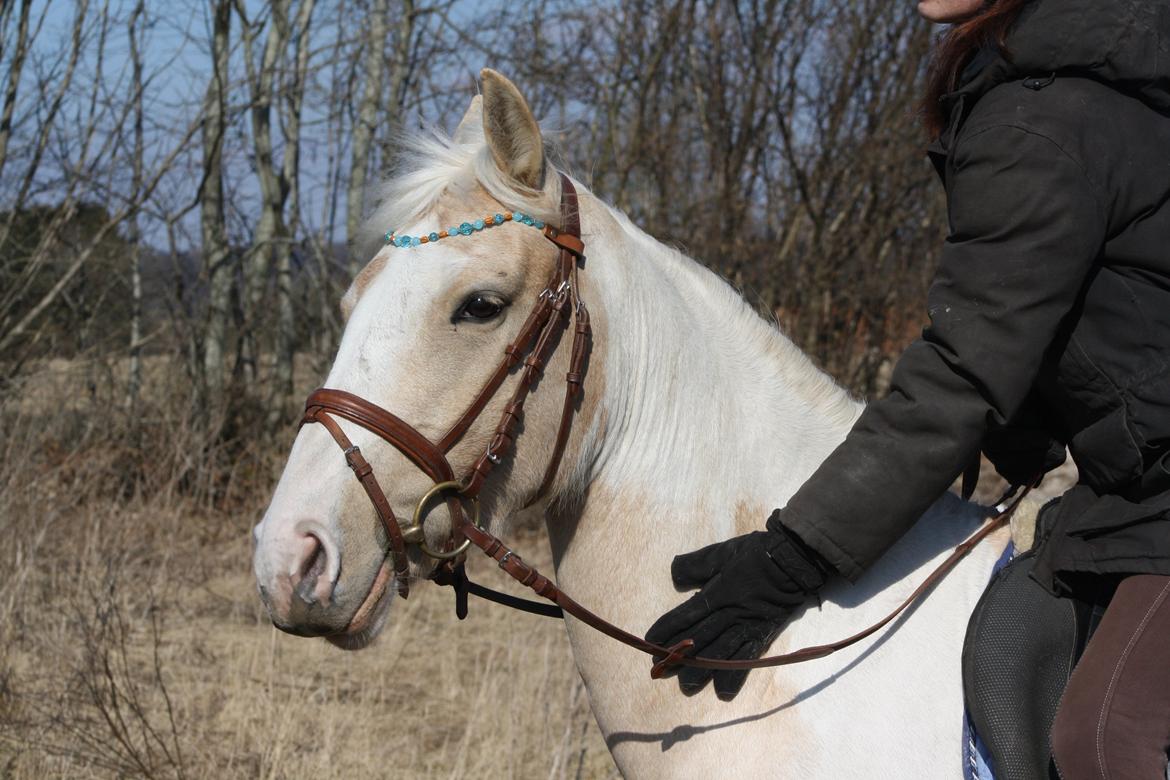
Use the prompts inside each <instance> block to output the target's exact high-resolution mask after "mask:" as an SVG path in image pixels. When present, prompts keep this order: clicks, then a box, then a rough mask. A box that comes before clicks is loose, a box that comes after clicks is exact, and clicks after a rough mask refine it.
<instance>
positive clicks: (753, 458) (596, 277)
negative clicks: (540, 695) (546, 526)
mask: <svg viewBox="0 0 1170 780" xmlns="http://www.w3.org/2000/svg"><path fill="white" fill-rule="evenodd" d="M582 223H583V226H584V228H585V239H586V242H587V245H588V247H589V257H588V260H587V262H586V270H585V273H584V274H583V279H584V280H586V284H587V288H586V289H585V291H584V292H585V294H586V295H587V296H588V299H589V300H590V301H593V300H597V301H598V302H599V304H600V306H599V307H598V308H599V309H600V316H599V317H598V318H597V319H598V320H599V326H600V327H599V331H600V338H599V339H598V340H597V343H596V346H595V352H596V353H597V354H596V355H595V359H596V360H597V361H599V363H600V365H601V370H602V372H603V373H604V387H603V388H601V389H600V392H601V402H600V404H599V405H598V409H597V412H596V413H595V415H594V417H593V419H592V420H591V421H589V424H590V430H589V434H588V436H587V437H586V439H587V440H586V444H585V446H584V447H583V452H582V459H583V460H584V461H585V462H586V463H587V465H586V466H584V467H582V468H581V469H580V471H579V473H583V474H587V476H586V482H587V488H586V490H585V493H584V497H585V500H584V501H583V502H581V503H579V504H578V505H577V509H578V510H579V511H576V512H574V513H573V514H574V516H572V517H564V516H562V517H557V518H555V519H553V520H551V522H550V533H551V536H552V538H553V547H554V555H555V557H556V559H557V562H558V578H560V579H562V580H564V579H565V578H566V577H567V578H569V579H574V578H575V576H574V575H575V572H576V571H578V565H575V563H574V562H575V561H576V562H577V563H578V564H580V567H582V568H581V570H582V571H583V570H584V569H587V568H589V567H590V566H592V565H593V564H594V563H596V561H595V555H596V554H597V552H598V551H599V550H606V551H608V550H610V549H611V543H610V542H611V541H612V540H613V539H621V540H623V543H624V544H629V545H631V546H636V548H637V549H639V550H641V551H642V554H643V555H646V554H649V553H650V551H655V557H659V558H661V563H662V565H663V566H664V567H665V566H666V565H668V564H669V556H670V555H673V554H674V553H677V552H681V551H682V550H685V549H693V548H695V547H698V546H700V545H702V544H708V543H710V542H713V541H716V540H718V539H725V538H728V537H730V536H732V535H735V534H737V533H744V532H746V531H749V530H752V529H756V528H762V527H763V524H764V520H765V519H766V517H767V515H768V513H769V512H770V511H771V510H772V509H773V508H774V507H777V506H783V505H784V504H785V503H786V502H787V500H788V498H789V497H790V496H791V494H792V493H793V492H795V490H796V488H797V487H799V486H800V485H801V484H802V483H803V482H804V481H805V480H806V479H807V478H808V477H809V476H810V475H811V474H812V472H813V471H814V470H815V468H816V466H817V465H818V464H819V463H820V462H821V461H822V460H823V459H824V458H825V457H826V456H827V455H828V454H829V452H831V451H832V449H833V448H834V447H835V446H836V445H837V444H838V443H840V441H841V440H842V439H843V438H844V436H845V434H846V432H847V431H848V430H849V427H850V426H851V425H852V423H853V421H854V420H855V419H856V416H857V414H858V413H859V411H860V405H859V404H857V403H856V402H854V401H852V400H851V399H850V398H849V397H848V395H847V394H846V393H845V392H844V391H843V390H842V389H840V388H839V387H837V386H836V385H835V384H834V383H833V382H832V380H831V379H829V378H828V377H827V376H826V375H824V374H823V373H822V372H820V371H819V370H817V369H816V367H815V366H813V364H812V363H811V361H809V360H808V358H807V357H806V356H805V355H803V354H802V353H801V352H800V351H799V350H798V349H797V348H796V347H795V346H794V345H793V344H792V343H791V342H790V341H789V340H788V339H786V338H785V337H784V336H783V335H782V334H781V333H780V332H779V331H778V330H777V329H776V328H775V327H774V326H772V325H771V324H769V323H767V322H765V321H764V320H763V319H761V318H760V317H759V316H758V315H757V314H756V313H755V312H754V311H753V310H752V309H751V308H750V307H749V306H748V305H747V304H746V303H745V302H744V301H743V299H742V298H741V297H740V296H739V294H738V293H736V292H735V291H734V290H733V289H732V288H731V287H730V286H729V285H728V284H726V283H725V282H723V281H722V280H721V279H719V278H718V277H717V276H716V275H715V274H713V273H711V272H710V271H708V270H707V269H705V268H703V267H702V266H700V265H699V264H698V263H696V262H694V261H693V260H691V259H689V258H687V257H686V256H684V255H683V254H681V253H680V252H678V251H675V250H673V249H670V248H668V247H666V246H664V245H662V244H660V243H659V242H657V241H655V240H653V239H652V238H650V237H649V236H647V235H646V234H644V233H642V232H641V231H640V230H638V229H637V228H636V227H634V226H633V225H632V224H631V223H630V222H629V220H628V219H626V218H625V217H623V216H621V215H620V214H617V213H616V212H614V211H612V210H611V209H609V208H608V207H606V206H604V204H601V203H600V202H599V201H597V200H596V199H594V198H591V197H587V196H586V197H584V198H583V200H582ZM593 391H594V392H598V388H594V390H593ZM666 570H667V569H666V568H662V569H661V571H662V572H664V573H665V571H666ZM663 579H666V578H665V574H664V575H663ZM566 584H568V583H566Z"/></svg>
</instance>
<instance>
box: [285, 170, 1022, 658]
mask: <svg viewBox="0 0 1170 780" xmlns="http://www.w3.org/2000/svg"><path fill="white" fill-rule="evenodd" d="M560 181H561V193H562V194H561V228H559V229H558V228H555V227H553V226H551V225H546V226H545V227H544V228H543V232H544V236H545V238H547V239H548V240H549V241H551V242H552V243H553V244H555V245H556V246H557V249H558V254H557V261H556V265H555V267H554V269H553V273H552V276H551V277H550V279H549V282H548V284H547V285H546V286H545V288H544V290H543V291H542V292H541V293H540V295H539V296H538V298H537V301H536V305H535V306H534V307H533V309H532V311H531V312H530V313H529V315H528V318H527V319H526V320H525V321H524V324H523V325H522V326H521V328H520V331H519V334H518V335H517V336H516V338H515V339H514V340H513V341H512V342H511V343H510V344H509V345H508V346H507V347H505V348H504V357H503V359H502V360H501V361H500V362H499V364H498V365H497V366H496V369H495V371H494V372H493V373H492V374H491V376H489V377H488V379H487V381H486V382H485V383H484V384H483V386H482V387H481V388H480V390H479V392H478V393H477V394H476V396H475V398H474V399H473V400H472V402H471V404H470V405H469V406H468V407H467V409H466V410H465V411H464V412H463V414H462V415H460V417H459V419H457V420H456V421H455V423H454V424H453V425H452V426H451V428H450V429H449V430H448V431H447V432H446V433H445V434H444V435H443V436H442V438H441V439H440V440H439V441H438V442H435V443H432V442H431V441H430V440H429V439H427V438H426V437H425V436H423V435H422V434H421V433H419V431H418V430H417V429H416V428H414V427H413V426H412V425H410V424H409V423H407V422H405V421H404V420H402V419H401V418H399V417H397V416H395V415H394V414H392V413H390V412H388V411H386V410H385V409H382V408H381V407H379V406H376V405H375V404H372V403H370V402H369V401H367V400H365V399H364V398H361V397H359V396H356V395H354V394H352V393H347V392H345V391H343V390H332V389H328V388H321V389H319V390H316V391H314V392H313V393H311V394H310V395H309V397H308V400H307V401H306V403H305V412H304V415H303V416H302V418H301V421H300V424H301V426H304V425H306V424H309V423H320V424H321V425H323V426H325V429H326V430H327V431H328V432H329V434H330V435H331V436H332V437H333V440H334V441H335V442H336V443H337V445H338V446H339V447H340V448H341V450H342V452H343V453H344V455H345V459H346V462H347V463H348V464H349V467H350V468H351V469H352V470H353V472H354V476H355V477H356V478H357V479H358V481H359V482H360V483H361V485H362V487H363V488H364V489H365V492H366V495H367V496H369V499H370V502H371V503H372V504H373V506H374V510H375V512H376V513H377V515H378V518H379V520H380V521H381V522H382V525H383V527H384V528H385V531H386V537H387V540H388V550H387V552H386V554H387V556H388V557H389V558H390V560H391V564H392V566H393V568H394V573H395V575H396V576H395V580H396V582H397V587H398V594H399V595H400V596H402V597H403V598H406V597H407V595H408V594H409V583H408V577H407V575H408V558H407V553H406V549H407V546H408V545H414V546H417V547H418V548H419V550H420V551H421V552H422V553H423V554H425V555H427V556H428V557H431V558H434V559H437V560H438V561H439V564H438V566H437V567H436V568H435V571H434V573H433V574H432V575H431V579H433V580H434V581H435V582H436V583H438V584H440V585H450V586H452V587H453V588H454V589H455V594H456V599H455V611H456V615H458V617H459V619H460V620H462V619H463V618H464V617H466V616H467V595H468V594H469V593H474V594H475V595H478V596H480V597H482V598H485V599H488V600H491V601H495V602H497V603H500V604H504V605H506V606H509V607H512V608H514V609H520V610H523V611H526V612H533V613H536V614H540V615H545V616H548V617H557V618H561V617H564V613H568V614H570V615H572V616H573V617H575V618H577V619H578V620H580V621H582V622H583V623H585V624H587V625H589V626H592V627H593V628H595V629H597V630H598V631H600V632H602V633H603V634H606V635H607V636H609V637H612V638H613V639H616V640H617V641H619V642H621V643H623V644H625V645H628V646H630V647H633V648H634V649H636V650H640V651H642V652H644V653H647V654H649V655H651V656H653V657H654V660H655V663H654V664H653V666H652V667H651V671H650V674H651V677H654V678H659V677H662V676H663V675H664V674H665V673H666V672H667V671H668V670H669V669H670V668H671V667H674V666H693V667H700V668H704V669H756V668H760V667H768V666H782V665H785V664H792V663H799V662H801V661H809V660H812V659H814V658H822V657H824V656H827V655H830V654H831V653H835V652H836V651H838V650H841V649H843V648H845V647H848V646H849V645H852V644H855V643H856V642H859V641H861V640H862V639H865V638H866V637H868V636H870V635H872V634H874V633H875V632H877V631H878V630H880V629H881V628H882V627H883V626H885V625H887V624H888V623H890V621H892V620H893V619H894V618H895V617H897V616H898V615H899V614H900V613H902V612H903V611H904V610H905V609H906V608H907V607H909V606H910V605H911V604H913V603H914V602H915V601H916V600H918V598H919V597H921V596H922V595H924V594H925V593H926V592H927V591H929V590H930V589H931V588H932V587H933V586H934V585H935V584H937V582H938V581H939V580H940V579H942V577H943V576H944V575H945V574H947V573H948V572H949V571H950V570H951V569H953V568H954V567H955V565H956V564H957V563H958V562H959V561H960V560H962V558H963V557H965V556H966V555H967V553H968V552H970V551H971V549H972V548H973V547H975V545H977V544H978V543H979V542H981V541H982V540H983V539H985V538H986V537H987V536H989V535H990V534H991V533H992V532H994V531H995V530H996V529H998V528H1000V527H1002V526H1003V525H1004V524H1006V523H1007V521H1008V520H1009V519H1010V517H1011V516H1012V514H1013V513H1014V512H1015V511H1016V509H1017V508H1018V507H1019V505H1020V503H1021V501H1022V500H1023V498H1024V496H1025V495H1026V494H1027V490H1024V491H1023V492H1021V493H1020V495H1019V496H1017V497H1016V498H1015V500H1014V501H1012V503H1011V504H1010V505H1009V506H1007V508H1006V509H1003V508H1001V509H1000V511H999V512H998V514H996V515H995V516H993V517H992V518H991V521H990V522H989V523H987V524H986V525H984V526H983V528H981V529H980V530H979V531H977V532H976V533H975V534H974V535H972V536H971V537H970V538H968V539H967V540H966V541H964V542H963V543H962V544H960V545H959V546H958V547H956V548H955V549H954V551H953V552H952V553H951V554H950V555H949V556H948V557H947V558H946V560H944V561H943V562H942V563H941V564H939V566H938V567H937V568H936V569H935V570H934V571H933V572H931V574H930V576H928V577H927V578H926V580H925V581H923V583H922V584H921V585H919V586H918V587H917V588H916V589H915V590H914V592H913V593H911V594H910V595H909V596H908V597H907V598H906V599H905V600H904V601H903V602H902V603H901V604H900V605H899V606H898V607H897V609H895V610H894V611H893V612H891V613H890V614H889V615H887V616H886V617H884V618H883V619H882V620H880V621H879V622H877V623H875V624H873V625H872V626H869V627H868V628H866V629H864V630H862V631H860V632H858V633H856V634H853V635H852V636H849V637H846V638H845V639H842V640H839V641H837V642H832V643H830V644H825V645H816V646H813V647H806V648H802V649H800V650H796V651H793V652H789V653H784V654H782V655H774V656H768V657H765V658H757V659H745V660H727V659H720V658H704V657H699V656H688V655H686V653H687V651H688V650H689V649H690V648H691V646H692V645H693V642H692V641H691V640H689V639H687V640H684V641H682V642H680V643H678V644H677V645H674V646H672V647H662V646H660V645H656V644H653V643H651V642H647V641H646V640H645V639H642V638H641V637H639V636H637V635H635V634H631V633H629V632H628V631H625V630H624V629H622V628H619V627H618V626H615V625H614V624H612V623H610V622H609V621H607V620H605V619H604V618H602V617H600V616H598V615H597V614H595V613H594V612H591V611H590V610H588V609H586V608H585V607H583V606H581V605H580V604H579V603H577V602H576V601H574V600H573V599H572V597H570V596H569V595H567V594H566V593H565V592H564V591H562V590H561V589H560V588H558V587H557V586H556V585H555V584H554V583H553V582H552V581H551V580H550V579H549V578H548V577H545V576H544V575H543V574H541V573H540V572H539V571H537V570H536V569H535V568H534V567H532V566H531V565H529V564H528V563H526V562H525V561H524V560H523V559H522V558H521V557H520V556H519V555H517V554H516V553H515V552H513V551H512V550H511V549H510V548H509V547H508V546H507V545H506V544H504V543H503V542H502V541H501V540H500V539H499V538H497V537H496V536H495V535H493V534H492V533H491V532H489V531H487V530H486V529H485V528H484V527H483V525H482V524H481V522H480V518H479V498H478V496H479V492H480V490H481V489H482V488H483V485H484V482H485V480H486V479H487V477H488V475H489V474H491V472H492V471H493V469H494V468H495V467H496V466H498V465H499V464H500V463H501V462H502V461H503V459H504V458H505V457H507V455H508V454H509V452H510V451H511V449H512V445H513V443H514V438H515V431H516V428H517V426H518V425H519V423H520V421H521V419H522V417H523V413H524V403H525V401H526V400H527V398H528V395H529V393H530V392H531V390H532V386H533V384H534V383H535V382H536V381H537V379H538V378H539V376H540V374H541V373H542V372H543V370H544V368H545V366H546V365H547V364H548V362H549V360H550V359H551V357H552V356H553V354H554V353H555V351H556V349H557V348H558V346H559V345H560V342H561V340H562V339H561V334H562V333H563V332H564V331H565V330H566V328H568V326H569V325H570V323H571V324H572V330H573V339H572V346H571V348H570V349H571V353H570V356H569V370H568V373H567V374H566V376H565V395H564V404H563V407H562V410H561V420H560V425H559V426H558V429H557V436H556V441H555V444H554V447H553V453H552V456H551V458H550V459H549V463H548V465H547V467H546V469H545V473H544V479H543V480H542V483H541V486H540V488H539V490H538V491H537V493H536V495H535V496H533V498H532V499H531V500H530V501H529V502H528V505H531V504H532V503H535V502H536V501H537V500H538V499H539V498H540V497H541V496H543V495H544V494H545V493H546V492H547V491H548V489H549V487H550V486H551V485H552V482H553V479H554V478H555V477H556V474H557V470H558V468H559V466H560V462H561V459H562V457H563V456H564V450H565V445H566V443H567V442H568V438H569V432H570V429H571V428H572V422H573V417H574V412H575V410H576V408H577V406H578V401H579V399H580V396H581V393H582V389H583V385H584V379H585V371H586V370H587V358H588V355H589V348H590V339H591V335H592V330H591V328H590V324H589V310H588V309H587V308H586V306H585V303H584V301H582V300H581V297H580V291H579V289H578V286H577V272H578V267H579V265H580V264H581V263H582V262H583V261H584V259H585V254H584V252H585V245H584V243H583V242H582V241H581V228H580V218H579V214H578V203H577V192H576V189H575V188H574V186H573V184H572V182H570V180H569V179H568V177H566V176H565V175H564V174H561V175H560ZM521 363H522V364H523V369H522V371H521V373H520V378H519V381H518V383H517V385H516V387H515V389H514V390H513V392H512V396H511V398H510V399H509V401H508V403H507V404H506V405H505V406H504V411H503V413H502V415H501V417H500V421H499V423H498V424H497V425H496V428H495V431H494V432H493V434H492V437H491V439H490V441H489V443H488V445H487V447H486V449H485V451H484V453H483V454H482V455H480V456H479V458H478V459H476V461H475V463H474V464H473V465H472V466H471V468H470V470H469V471H468V472H467V474H466V475H464V476H463V478H462V479H459V480H456V479H455V473H454V469H452V467H451V464H450V462H449V461H448V460H447V455H448V453H450V451H451V449H452V448H453V447H454V446H455V445H456V444H457V443H458V442H459V441H460V440H461V439H462V438H463V436H464V434H466V433H467V431H468V430H469V429H470V428H471V426H472V425H473V424H474V423H475V421H476V420H477V419H478V418H479V416H480V415H481V414H482V413H483V411H484V409H485V408H486V407H487V405H488V403H489V402H490V400H491V399H492V398H493V397H494V396H495V394H496V393H497V392H498V391H499V389H500V387H501V386H502V385H503V383H504V381H505V380H506V379H507V378H508V377H509V376H510V375H511V374H512V372H513V369H515V368H516V367H517V366H519V365H521ZM335 417H341V418H343V419H345V420H348V421H350V422H352V423H354V424H356V425H359V426H361V427H363V428H365V429H366V430H368V431H370V432H371V433H374V434H376V435H377V436H378V437H380V438H381V439H383V440H385V441H386V442H388V443H389V444H390V445H391V446H393V447H394V448H395V449H397V450H398V451H399V452H401V453H402V454H403V455H405V456H406V457H407V458H408V459H409V460H410V461H411V463H413V464H414V465H415V467H417V468H418V469H419V470H421V471H422V472H423V473H425V474H426V475H427V476H428V477H429V478H430V479H431V480H432V481H433V482H434V483H435V484H434V485H433V486H432V487H431V488H430V489H429V490H428V491H427V492H426V493H424V494H423V496H422V497H421V498H419V500H418V502H417V504H416V505H415V509H414V514H413V517H412V520H411V522H410V523H409V524H407V525H406V526H402V525H400V524H399V522H398V518H397V517H396V516H395V514H394V510H393V509H392V508H391V507H390V502H389V501H388V500H387V499H386V496H385V494H384V493H383V492H382V488H381V486H380V485H379V483H378V479H377V477H376V476H375V475H374V470H373V467H372V466H371V465H370V463H369V462H368V461H367V460H366V459H365V457H364V456H363V455H362V453H361V450H360V449H359V448H358V447H357V445H355V444H354V443H353V442H352V441H350V439H349V437H348V436H346V435H345V432H344V431H342V429H341V426H340V425H339V424H338V423H337V421H336V420H335V419H334V418H335ZM440 501H442V502H445V503H446V504H447V507H448V510H449V512H450V515H451V518H452V528H451V532H450V535H449V536H448V538H447V540H446V541H445V542H444V544H443V545H442V549H439V550H435V549H433V548H432V547H430V546H429V545H428V543H427V540H426V534H425V531H424V521H425V518H426V515H427V513H428V511H429V509H430V508H433V507H434V505H436V504H437V503H439V502H440ZM464 505H469V506H470V507H471V510H472V512H471V519H470V520H469V519H468V518H467V516H466V514H465V513H464V511H463V507H464ZM460 539H462V541H460ZM471 545H475V546H476V547H478V548H479V549H480V550H481V551H482V552H483V553H484V554H485V555H487V556H488V557H490V558H492V559H493V560H495V561H496V563H497V565H498V566H499V568H501V569H502V570H503V571H504V572H506V573H507V574H508V575H509V576H510V577H512V579H514V580H516V581H517V582H519V583H520V584H521V585H524V586H526V587H528V588H530V589H532V591H534V592H535V593H536V594H537V595H538V596H541V597H543V598H544V599H547V600H548V602H551V603H543V602H535V601H529V600H527V599H521V598H517V597H515V596H511V595H509V594H506V593H500V592H498V591H494V590H492V589H490V588H486V587H484V586H482V585H478V584H476V583H474V582H471V581H470V580H468V578H467V575H466V573H465V570H464V560H465V555H466V552H467V550H468V549H469V547H470V546H471Z"/></svg>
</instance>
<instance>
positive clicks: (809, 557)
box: [646, 509, 830, 699]
mask: <svg viewBox="0 0 1170 780" xmlns="http://www.w3.org/2000/svg"><path fill="white" fill-rule="evenodd" d="M780 515H781V510H779V509H777V510H776V511H774V512H773V513H772V516H771V517H769V518H768V523H767V528H768V530H767V531H753V532H751V533H749V534H744V535H743V536H736V537H733V538H731V539H728V540H727V541H725V542H717V543H716V544H712V545H709V546H707V547H704V548H702V549H701V550H696V551H694V552H691V553H686V554H684V555H679V556H676V557H675V559H674V562H673V563H672V564H671V566H670V576H671V579H673V580H674V586H675V587H676V588H678V589H679V590H689V589H692V588H699V592H698V593H696V594H695V595H694V596H691V598H689V599H687V600H686V601H685V602H683V603H682V604H680V605H679V606H677V607H675V608H674V609H672V610H671V611H670V612H667V613H666V614H665V615H663V616H662V617H660V618H658V620H657V621H656V622H655V623H654V625H652V626H651V627H650V630H649V631H647V632H646V641H648V642H653V643H654V644H657V645H661V646H663V647H670V646H671V645H674V644H677V643H678V642H681V641H682V640H684V639H693V640H694V642H695V646H694V648H693V649H692V650H690V651H689V652H688V653H687V655H692V656H705V657H707V658H732V659H737V660H738V659H744V658H758V657H759V656H760V653H761V652H762V651H763V650H764V649H765V648H766V647H768V645H770V644H771V643H772V640H773V639H774V638H775V637H776V634H778V633H779V632H780V628H781V627H782V626H783V625H784V624H785V623H786V622H787V621H788V616H789V615H790V614H791V613H792V612H793V610H795V609H796V608H797V607H799V606H800V605H801V604H803V603H804V601H805V599H806V598H807V597H808V596H809V595H811V594H813V593H815V592H816V591H817V590H819V589H820V587H821V586H822V585H823V584H824V582H825V576H826V574H827V573H828V572H829V571H830V568H829V566H828V564H827V563H825V562H824V561H823V560H821V558H820V556H819V555H817V554H816V553H815V552H813V551H812V550H811V549H809V548H808V547H807V546H806V545H805V544H804V543H803V542H802V541H801V540H800V538H799V537H797V536H796V535H795V534H793V533H792V532H791V531H789V530H788V529H786V528H785V527H784V526H783V525H781V523H780ZM676 668H679V670H680V671H679V673H678V682H679V687H680V688H681V689H682V690H683V692H684V693H694V692H696V691H698V690H700V689H701V688H702V687H703V686H704V685H706V684H707V681H708V680H710V679H712V678H714V680H715V693H716V694H717V695H718V696H719V698H721V699H732V698H734V697H735V695H736V694H737V693H739V690H740V689H741V688H742V687H743V683H744V680H746V679H747V673H748V670H746V669H743V670H719V671H716V670H712V669H697V668H693V667H676Z"/></svg>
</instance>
